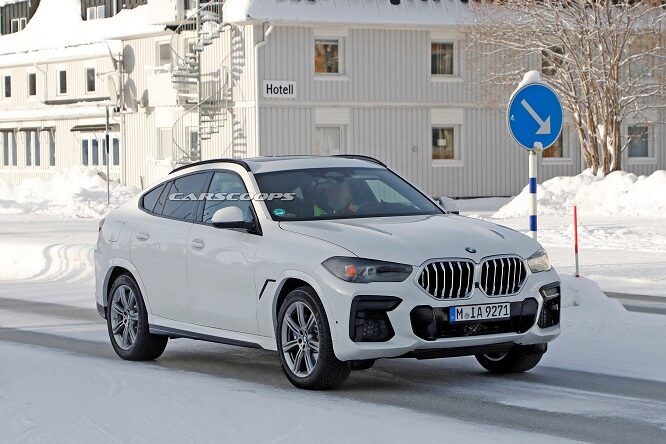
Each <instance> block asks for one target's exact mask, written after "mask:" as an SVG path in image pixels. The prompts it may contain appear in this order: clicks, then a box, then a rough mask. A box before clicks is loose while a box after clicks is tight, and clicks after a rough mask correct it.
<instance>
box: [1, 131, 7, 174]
mask: <svg viewBox="0 0 666 444" xmlns="http://www.w3.org/2000/svg"><path fill="white" fill-rule="evenodd" d="M2 165H3V166H9V131H2Z"/></svg>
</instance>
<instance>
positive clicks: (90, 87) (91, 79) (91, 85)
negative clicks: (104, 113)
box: [86, 68, 97, 93]
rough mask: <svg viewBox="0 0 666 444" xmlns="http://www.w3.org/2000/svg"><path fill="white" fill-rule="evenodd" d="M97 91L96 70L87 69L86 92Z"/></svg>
mask: <svg viewBox="0 0 666 444" xmlns="http://www.w3.org/2000/svg"><path fill="white" fill-rule="evenodd" d="M96 89H97V76H96V75H95V68H86V92H87V93H94V92H95V90H96Z"/></svg>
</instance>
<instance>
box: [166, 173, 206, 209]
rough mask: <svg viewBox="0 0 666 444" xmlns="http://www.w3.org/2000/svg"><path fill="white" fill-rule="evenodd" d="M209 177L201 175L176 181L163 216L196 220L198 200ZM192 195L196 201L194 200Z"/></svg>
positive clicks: (193, 175)
mask: <svg viewBox="0 0 666 444" xmlns="http://www.w3.org/2000/svg"><path fill="white" fill-rule="evenodd" d="M208 177H209V175H208V173H199V174H192V175H189V176H184V177H181V178H179V179H176V180H174V181H173V185H172V186H171V190H169V195H168V196H167V200H166V203H165V204H164V210H163V211H162V215H163V216H167V217H173V218H175V219H182V220H194V216H195V213H196V210H197V204H198V203H199V202H198V200H197V199H198V196H199V195H200V194H201V192H202V190H203V188H204V186H205V184H206V180H207V179H208ZM192 195H194V197H195V199H192Z"/></svg>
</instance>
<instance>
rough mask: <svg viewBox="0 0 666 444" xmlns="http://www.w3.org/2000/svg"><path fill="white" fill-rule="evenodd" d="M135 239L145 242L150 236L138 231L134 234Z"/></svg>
mask: <svg viewBox="0 0 666 444" xmlns="http://www.w3.org/2000/svg"><path fill="white" fill-rule="evenodd" d="M136 239H137V240H140V241H147V240H148V239H150V234H148V233H146V232H145V231H139V232H138V233H136Z"/></svg>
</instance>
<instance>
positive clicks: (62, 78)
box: [58, 70, 67, 95]
mask: <svg viewBox="0 0 666 444" xmlns="http://www.w3.org/2000/svg"><path fill="white" fill-rule="evenodd" d="M58 94H60V95H65V94H67V71H65V70H62V71H58Z"/></svg>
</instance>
